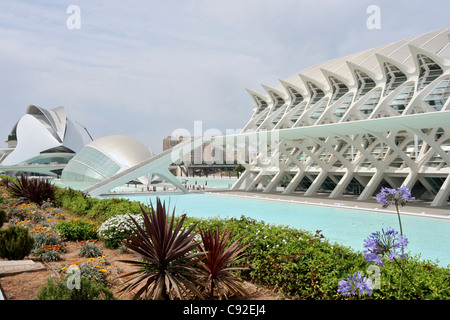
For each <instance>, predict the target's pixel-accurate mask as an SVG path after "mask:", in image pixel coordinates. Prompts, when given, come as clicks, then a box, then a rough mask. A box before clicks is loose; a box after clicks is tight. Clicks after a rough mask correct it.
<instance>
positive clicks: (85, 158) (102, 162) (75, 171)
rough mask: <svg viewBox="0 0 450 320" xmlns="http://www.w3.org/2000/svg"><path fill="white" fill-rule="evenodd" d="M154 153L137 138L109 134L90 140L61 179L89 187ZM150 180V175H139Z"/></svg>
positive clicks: (141, 179)
mask: <svg viewBox="0 0 450 320" xmlns="http://www.w3.org/2000/svg"><path fill="white" fill-rule="evenodd" d="M152 156H153V154H152V152H151V150H150V149H149V148H148V147H147V146H145V145H144V144H142V143H141V142H139V141H138V140H136V139H134V138H131V137H126V136H120V135H113V136H106V137H102V138H98V139H95V140H94V141H92V142H90V143H88V144H87V145H86V146H85V147H84V148H83V149H82V150H81V151H79V152H78V153H77V155H76V156H75V157H74V158H73V159H72V160H70V162H69V163H68V164H67V166H66V167H65V168H64V170H63V172H62V175H61V182H63V183H64V184H69V185H80V186H90V185H93V184H95V183H98V182H100V181H103V180H105V179H108V178H110V177H112V176H114V175H116V174H118V173H120V172H122V171H124V170H126V169H128V168H130V167H132V166H134V165H136V164H138V163H141V162H142V161H144V160H146V159H148V158H151V157H152ZM138 179H139V181H141V182H142V183H143V184H148V183H149V177H148V176H142V177H139V178H138Z"/></svg>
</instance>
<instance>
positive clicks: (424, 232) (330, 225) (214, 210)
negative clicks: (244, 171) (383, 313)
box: [122, 193, 450, 266]
mask: <svg viewBox="0 0 450 320" xmlns="http://www.w3.org/2000/svg"><path fill="white" fill-rule="evenodd" d="M157 196H159V197H160V198H161V199H162V200H166V201H170V208H173V207H174V206H175V208H176V213H179V214H181V213H186V214H187V215H188V216H192V217H197V218H202V217H204V218H208V217H220V218H231V217H237V218H239V217H240V216H242V215H244V216H247V217H251V218H253V219H256V220H262V221H265V222H266V223H271V224H277V225H280V224H281V225H287V226H291V227H294V228H298V229H304V230H309V231H312V232H315V231H316V230H322V234H323V235H324V236H325V237H326V238H327V239H328V240H330V241H331V242H337V243H340V244H343V245H346V246H349V247H351V248H353V249H354V250H358V251H362V250H363V249H364V247H363V242H364V239H366V238H367V237H368V236H369V235H370V234H371V233H372V232H374V231H377V230H380V231H381V229H382V228H386V227H389V226H390V227H393V228H394V229H396V230H399V228H398V218H397V215H396V214H390V213H381V212H372V211H362V210H347V209H341V208H330V207H321V206H313V205H302V204H295V203H285V202H276V201H267V200H257V199H247V198H245V199H244V198H239V197H231V196H225V195H217V194H201V193H190V194H171V195H168V194H157V195H155V194H153V195H132V196H122V197H124V198H127V199H130V200H135V201H140V202H142V203H149V202H150V201H152V202H154V201H155V199H156V197H157ZM402 225H403V233H404V235H405V236H406V237H407V238H408V240H409V245H408V249H409V250H410V252H411V253H412V254H414V255H415V254H420V256H421V259H425V260H432V261H433V262H436V260H438V264H439V265H441V266H448V265H450V250H449V244H450V221H449V220H444V219H433V218H426V217H415V216H407V215H403V216H402Z"/></svg>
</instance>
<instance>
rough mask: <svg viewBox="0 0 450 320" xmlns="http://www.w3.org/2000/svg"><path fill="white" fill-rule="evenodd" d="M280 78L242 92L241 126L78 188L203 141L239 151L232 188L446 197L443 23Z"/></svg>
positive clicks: (449, 76) (449, 183) (447, 89)
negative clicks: (244, 115)
mask: <svg viewBox="0 0 450 320" xmlns="http://www.w3.org/2000/svg"><path fill="white" fill-rule="evenodd" d="M280 83H281V84H280V85H279V86H278V87H276V88H274V87H269V86H265V85H263V87H264V89H265V90H266V94H263V93H259V92H256V91H254V90H248V92H249V93H250V95H251V97H252V98H253V100H254V114H253V116H252V117H251V119H250V121H249V122H248V123H247V125H246V126H245V127H244V129H243V130H242V132H241V133H239V134H234V135H226V136H215V137H212V138H208V139H203V141H201V140H199V139H198V140H195V141H193V142H191V143H186V144H183V145H182V146H181V145H177V146H175V147H173V150H172V151H171V150H166V151H165V152H163V153H162V154H160V155H158V156H155V157H153V158H151V159H148V160H146V161H144V162H142V163H141V164H138V165H136V166H135V167H132V168H130V169H128V170H127V171H126V172H124V173H123V174H121V175H120V176H118V177H112V178H110V179H108V180H106V181H103V182H102V183H99V184H98V185H95V186H93V187H91V188H89V189H88V190H86V191H87V192H88V193H90V194H93V195H96V194H101V193H102V192H105V191H107V190H110V189H111V188H113V187H114V186H117V185H119V184H120V183H123V182H124V181H127V180H130V179H131V178H133V177H135V176H136V175H141V174H142V173H147V172H157V171H159V172H161V173H163V174H164V173H165V172H166V170H167V169H166V167H167V166H168V165H170V163H173V162H174V161H176V160H177V159H181V157H182V156H184V155H186V154H188V153H189V152H190V151H191V150H193V149H195V148H198V147H199V146H202V147H204V145H205V143H206V144H212V145H213V146H214V147H216V148H217V147H221V148H223V149H224V150H226V149H228V150H230V149H231V151H232V152H236V153H237V154H243V155H242V156H241V159H249V161H245V162H244V163H243V164H244V166H245V167H246V171H245V172H244V173H243V175H242V176H241V177H240V179H239V180H238V181H237V182H236V183H235V185H234V186H233V188H232V189H233V190H245V191H252V190H262V191H263V192H276V191H280V192H282V193H283V194H291V193H297V194H298V195H305V196H314V195H320V196H326V197H330V198H339V197H341V196H343V195H344V194H354V195H357V199H358V200H367V199H370V198H371V197H373V196H374V195H375V194H376V193H377V192H378V191H379V189H380V187H381V186H383V185H385V186H391V187H400V186H401V185H406V186H407V187H408V188H409V189H412V191H413V195H414V196H415V197H416V198H419V199H426V200H430V201H431V205H432V206H442V205H446V204H447V201H448V197H449V195H450V154H449V151H450V102H449V101H450V100H449V96H450V28H445V29H441V30H437V31H433V32H430V33H428V34H425V35H420V36H416V37H412V38H409V39H405V40H402V41H398V42H394V43H391V44H387V45H384V46H381V47H378V48H374V49H371V50H366V51H363V52H360V53H356V54H352V55H349V56H346V57H343V58H339V59H335V60H331V61H328V62H324V63H321V64H318V65H316V66H313V67H311V68H308V69H306V70H304V71H302V72H300V73H299V74H296V75H294V76H293V77H291V78H289V79H287V80H280ZM254 146H257V149H255V148H254ZM245 153H247V154H245ZM253 153H254V154H253ZM237 160H238V162H239V159H237ZM180 189H182V190H183V188H182V187H180ZM183 191H186V190H183Z"/></svg>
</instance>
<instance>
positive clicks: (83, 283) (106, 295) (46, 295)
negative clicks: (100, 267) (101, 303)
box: [37, 276, 116, 300]
mask: <svg viewBox="0 0 450 320" xmlns="http://www.w3.org/2000/svg"><path fill="white" fill-rule="evenodd" d="M67 281H68V279H67V278H63V279H59V280H55V279H51V278H49V279H47V283H46V284H45V285H43V286H42V287H41V289H40V291H39V293H38V295H37V299H38V300H116V298H115V297H114V294H113V292H112V291H111V290H110V289H109V288H108V287H107V286H106V285H105V284H103V283H101V282H98V281H95V280H91V279H88V278H86V277H84V276H81V277H80V283H79V284H80V285H79V289H78V288H76V287H75V288H73V289H70V288H69V286H68V285H67Z"/></svg>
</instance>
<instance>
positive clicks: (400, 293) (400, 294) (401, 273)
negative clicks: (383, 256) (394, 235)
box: [395, 201, 405, 300]
mask: <svg viewBox="0 0 450 320" xmlns="http://www.w3.org/2000/svg"><path fill="white" fill-rule="evenodd" d="M395 209H396V210H397V217H398V224H399V225H400V235H401V236H403V228H402V219H401V218H400V210H399V209H398V203H397V201H395ZM404 253H405V252H404V250H403V248H402V254H404ZM395 261H397V259H395ZM397 264H398V262H397ZM399 266H400V265H399ZM402 283H403V259H402V263H401V267H400V288H399V290H398V299H399V300H400V299H401V298H402Z"/></svg>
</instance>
